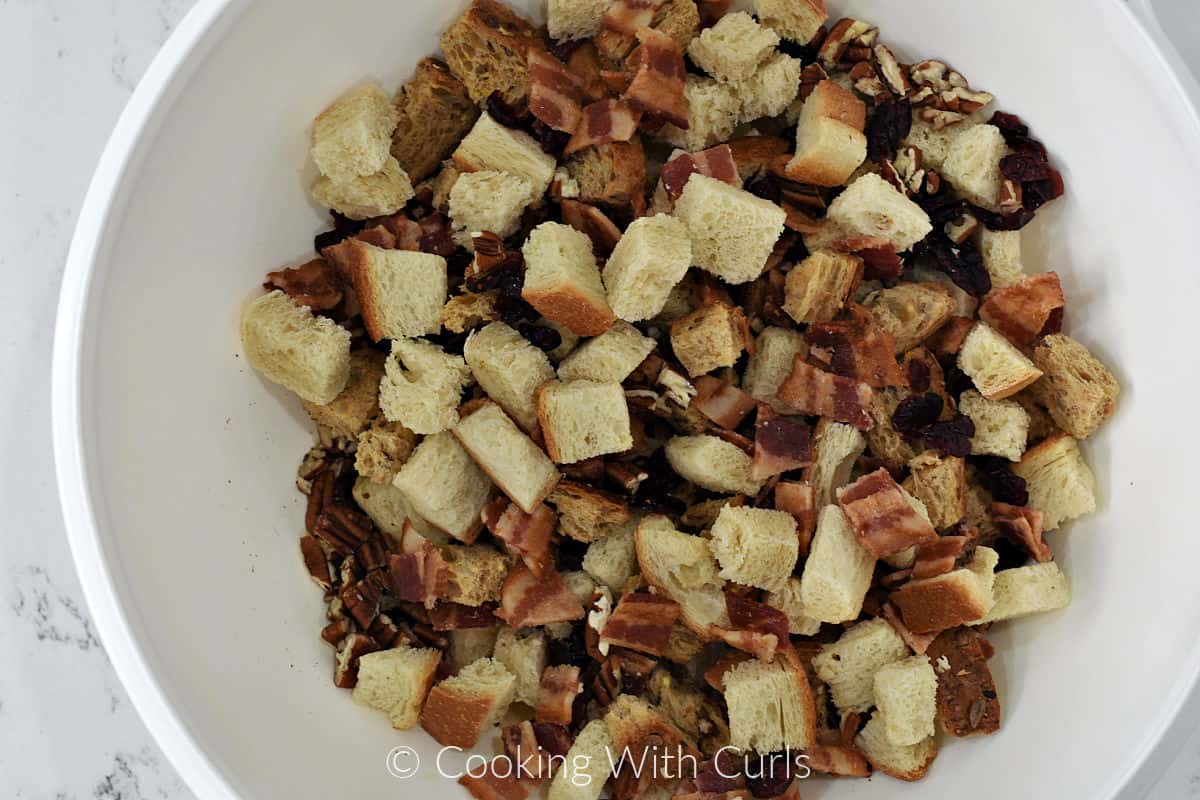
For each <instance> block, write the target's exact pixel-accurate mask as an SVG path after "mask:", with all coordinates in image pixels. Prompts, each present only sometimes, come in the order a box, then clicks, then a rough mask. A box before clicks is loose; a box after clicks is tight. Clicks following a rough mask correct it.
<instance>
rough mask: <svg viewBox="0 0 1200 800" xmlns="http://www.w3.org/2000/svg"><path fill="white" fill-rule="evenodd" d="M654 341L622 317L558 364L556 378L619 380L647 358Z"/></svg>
mask: <svg viewBox="0 0 1200 800" xmlns="http://www.w3.org/2000/svg"><path fill="white" fill-rule="evenodd" d="M657 344H658V343H657V342H655V341H654V340H653V339H651V338H650V337H649V336H643V335H642V332H641V331H639V330H638V329H637V328H635V327H633V326H632V325H630V324H629V323H628V322H625V321H623V320H619V319H618V320H617V321H616V322H614V323H613V326H612V327H611V328H609V329H608V330H607V331H605V332H604V333H602V334H600V335H599V336H597V337H596V338H595V339H589V340H588V341H586V342H584V343H583V344H582V345H580V347H579V348H578V349H577V350H575V352H573V353H571V355H569V356H567V357H566V358H565V359H563V362H562V363H561V364H559V365H558V377H559V380H564V381H574V380H588V381H595V382H596V383H621V382H622V381H624V380H625V379H626V378H628V377H629V376H630V374H631V373H632V372H633V371H634V370H635V369H637V367H638V365H639V364H641V363H642V362H643V361H645V360H646V356H648V355H650V353H651V352H652V351H653V350H654V348H655V346H657Z"/></svg>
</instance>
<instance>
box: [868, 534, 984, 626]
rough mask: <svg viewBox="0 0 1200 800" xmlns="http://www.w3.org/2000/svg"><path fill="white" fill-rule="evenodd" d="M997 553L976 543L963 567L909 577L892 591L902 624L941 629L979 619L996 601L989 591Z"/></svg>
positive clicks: (892, 597) (893, 600)
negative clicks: (973, 550) (926, 576)
mask: <svg viewBox="0 0 1200 800" xmlns="http://www.w3.org/2000/svg"><path fill="white" fill-rule="evenodd" d="M998 561H999V556H998V555H997V553H996V551H995V550H993V549H991V548H990V547H977V548H976V549H975V555H974V557H973V558H972V560H971V563H970V564H968V565H967V566H966V567H962V568H960V569H956V570H953V571H951V572H947V573H944V574H942V575H937V576H935V577H933V578H924V579H922V580H916V581H909V582H908V583H906V584H904V585H903V586H901V587H900V588H899V589H897V590H896V591H894V592H892V595H891V601H892V602H893V603H894V604H895V606H896V608H898V609H899V610H900V615H901V616H902V617H903V618H904V624H905V625H906V626H907V627H908V629H909V630H911V631H912V632H913V633H917V634H922V633H940V632H941V631H944V630H948V629H950V628H955V627H957V626H959V625H967V624H969V623H971V622H974V621H975V620H978V619H980V618H981V617H983V615H984V614H986V613H987V612H988V611H990V610H991V609H992V605H993V604H994V603H995V598H994V597H993V594H992V591H993V586H994V584H995V572H994V570H995V569H996V564H997V562H998Z"/></svg>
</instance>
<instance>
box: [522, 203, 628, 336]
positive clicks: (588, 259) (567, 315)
mask: <svg viewBox="0 0 1200 800" xmlns="http://www.w3.org/2000/svg"><path fill="white" fill-rule="evenodd" d="M522 252H523V253H524V255H525V285H524V287H523V288H522V289H521V296H522V297H523V298H525V300H526V302H528V303H529V304H530V305H531V306H533V307H534V308H536V309H537V310H538V311H540V312H541V313H542V314H544V315H545V316H546V317H547V318H549V319H552V320H555V321H556V322H561V323H562V324H563V325H566V326H567V327H568V328H570V329H571V330H572V331H573V332H574V333H575V334H576V335H578V336H599V335H600V334H602V333H604V332H605V331H606V330H608V329H609V327H611V326H612V324H613V319H614V316H613V312H612V309H611V308H609V306H608V298H607V297H606V296H605V294H604V284H603V283H601V281H600V270H599V268H597V266H596V257H595V256H594V255H593V254H592V240H591V239H589V238H588V237H587V236H586V235H585V234H582V233H580V232H579V231H577V230H575V229H574V228H572V227H570V226H567V225H562V224H560V223H557V222H543V223H542V224H541V225H539V226H537V227H536V228H534V229H533V232H532V233H531V234H529V239H528V241H526V242H525V246H524V247H523V248H522Z"/></svg>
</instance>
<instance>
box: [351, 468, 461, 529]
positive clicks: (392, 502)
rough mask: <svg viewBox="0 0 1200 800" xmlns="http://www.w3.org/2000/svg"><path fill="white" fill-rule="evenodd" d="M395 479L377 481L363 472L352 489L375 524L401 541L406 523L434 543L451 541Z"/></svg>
mask: <svg viewBox="0 0 1200 800" xmlns="http://www.w3.org/2000/svg"><path fill="white" fill-rule="evenodd" d="M392 480H393V478H389V479H388V482H387V483H375V482H372V481H370V480H368V479H366V478H365V477H362V476H361V475H360V476H359V478H358V480H356V481H355V482H354V488H353V489H352V490H351V494H352V496H353V497H354V502H356V503H358V506H359V508H361V509H362V510H363V511H364V512H366V515H367V516H368V517H370V518H371V521H372V522H374V523H375V527H377V528H379V530H381V531H383V532H384V533H386V534H387V535H388V536H390V537H392V539H393V540H395V541H396V543H397V544H398V543H399V542H400V540H401V539H403V538H404V531H405V528H406V527H411V528H412V529H413V530H415V531H416V532H417V533H419V534H421V536H423V537H425V538H426V539H428V540H429V541H431V542H433V543H434V544H445V543H446V542H448V541H450V537H449V536H447V535H446V534H445V533H443V532H442V531H440V530H438V529H437V528H435V527H434V526H433V525H431V524H429V523H428V522H427V521H425V520H423V519H421V515H420V514H418V513H417V511H416V509H414V508H413V505H412V503H410V502H408V497H407V496H406V495H405V494H404V492H402V491H400V490H399V489H397V488H396V487H395V486H393V485H392Z"/></svg>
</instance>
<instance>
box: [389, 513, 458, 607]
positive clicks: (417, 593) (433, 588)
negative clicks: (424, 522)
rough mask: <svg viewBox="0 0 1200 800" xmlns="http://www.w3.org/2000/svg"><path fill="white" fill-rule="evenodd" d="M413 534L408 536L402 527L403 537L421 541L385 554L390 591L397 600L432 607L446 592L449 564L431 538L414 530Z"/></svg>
mask: <svg viewBox="0 0 1200 800" xmlns="http://www.w3.org/2000/svg"><path fill="white" fill-rule="evenodd" d="M414 536H415V539H410V536H409V533H408V530H407V529H406V530H405V536H404V539H405V540H406V541H415V540H416V539H421V542H420V543H419V544H417V545H415V546H413V547H412V549H411V550H406V551H405V552H404V553H399V554H397V553H392V554H391V555H389V556H388V575H389V577H390V579H391V585H392V592H393V593H395V595H396V597H398V598H400V599H401V600H406V601H408V602H410V603H421V604H422V605H424V606H425V608H433V607H434V606H435V604H436V603H437V601H438V598H440V597H441V596H442V595H444V594H445V593H446V586H447V583H448V581H449V567H448V566H447V565H446V561H445V559H443V558H442V553H441V551H440V550H438V549H437V547H436V546H434V544H433V543H432V542H430V541H428V540H425V539H423V538H422V537H420V536H416V535H415V534H414Z"/></svg>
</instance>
